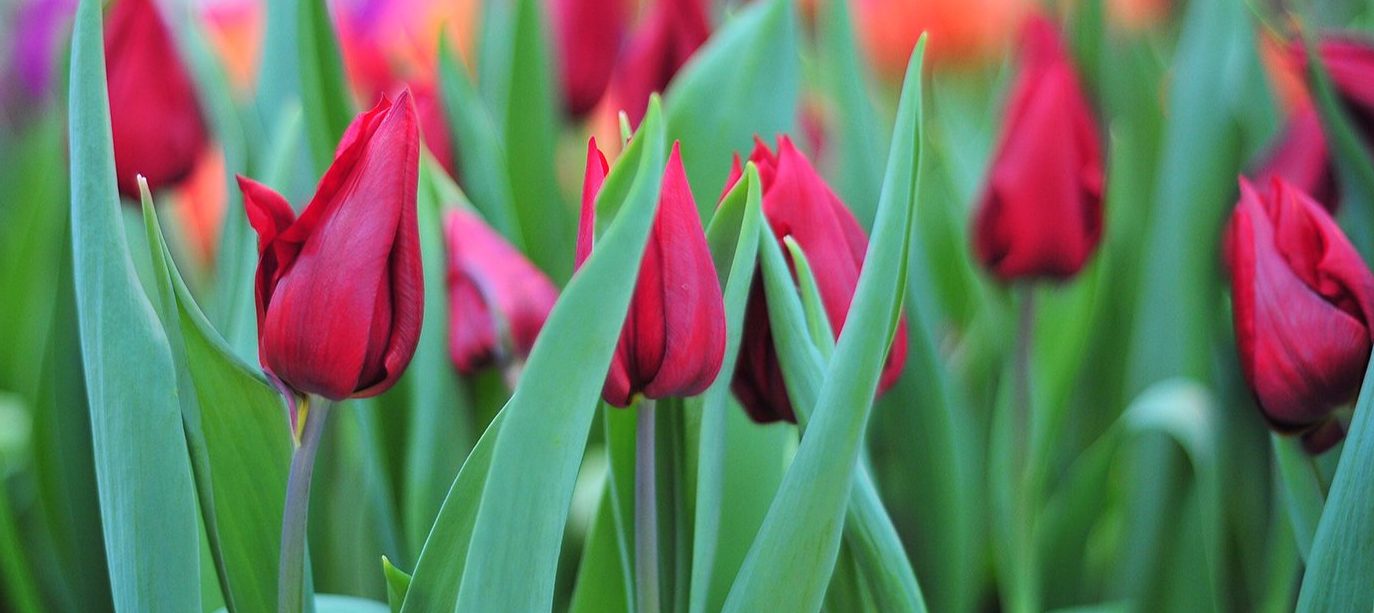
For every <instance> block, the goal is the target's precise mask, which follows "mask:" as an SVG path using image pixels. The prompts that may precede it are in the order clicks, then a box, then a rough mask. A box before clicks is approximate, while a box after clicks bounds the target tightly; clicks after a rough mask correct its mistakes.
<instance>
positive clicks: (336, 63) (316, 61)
mask: <svg viewBox="0 0 1374 613" xmlns="http://www.w3.org/2000/svg"><path fill="white" fill-rule="evenodd" d="M294 2H296V3H297V10H298V11H299V12H298V14H297V15H296V26H297V31H296V40H297V44H298V47H297V49H296V54H297V57H298V58H299V59H297V61H298V62H299V63H300V87H301V91H300V96H301V98H300V102H301V108H304V109H307V111H308V112H306V113H305V129H306V134H307V135H308V138H307V139H306V140H307V142H308V143H309V144H310V154H311V158H312V159H313V160H314V162H315V164H314V169H315V172H316V174H321V175H322V174H324V171H325V170H327V169H328V168H329V165H330V164H331V163H332V162H333V161H334V149H335V148H336V147H337V146H338V144H339V139H340V138H342V137H343V133H344V130H345V129H347V128H348V124H349V123H350V122H352V121H353V115H354V110H353V104H352V100H353V97H352V96H351V95H350V93H349V90H348V82H347V80H346V77H345V75H344V67H343V59H342V58H341V57H340V55H339V43H338V37H337V36H336V35H335V33H334V22H333V20H332V19H331V18H330V15H329V6H328V5H327V4H326V2H325V0H294ZM283 4H290V2H283ZM275 60H276V58H272V59H271V61H268V62H264V63H266V64H271V63H272V62H274V61H275ZM375 102H376V101H369V103H375ZM368 106H371V104H369V105H368Z"/></svg>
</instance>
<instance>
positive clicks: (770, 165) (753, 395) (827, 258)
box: [728, 136, 907, 423]
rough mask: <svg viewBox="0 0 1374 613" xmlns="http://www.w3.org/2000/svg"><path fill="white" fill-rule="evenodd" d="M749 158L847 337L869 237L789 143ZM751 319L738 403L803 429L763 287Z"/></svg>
mask: <svg viewBox="0 0 1374 613" xmlns="http://www.w3.org/2000/svg"><path fill="white" fill-rule="evenodd" d="M749 159H750V160H751V161H753V162H754V164H755V166H757V167H758V169H759V178H760V180H761V182H762V187H763V215H764V218H765V219H767V220H768V225H769V226H770V227H771V228H772V230H773V233H774V234H775V235H777V237H778V240H779V241H781V240H782V239H783V238H784V237H787V236H791V237H792V239H793V240H795V241H796V242H797V244H798V245H800V246H801V248H802V251H804V252H805V253H806V256H807V260H808V261H809V262H810V264H811V272H812V274H813V275H814V276H815V278H816V285H817V287H818V288H819V289H820V296H821V304H822V306H823V307H824V308H825V314H826V319H828V320H829V321H830V328H831V330H833V331H834V333H835V335H836V338H839V334H840V331H841V330H843V329H844V322H845V319H846V318H847V317H848V316H849V303H850V302H852V301H853V300H854V291H855V290H856V289H857V288H858V285H859V272H860V271H861V270H862V269H863V264H864V255H865V253H866V252H867V251H868V236H867V235H866V234H865V233H864V230H863V227H862V226H860V225H859V221H858V220H857V219H855V218H854V214H853V213H851V212H850V211H849V208H848V207H846V206H845V204H844V202H841V201H840V198H839V197H838V196H836V195H835V193H834V192H833V191H831V190H830V186H828V185H826V183H825V180H824V179H822V178H821V176H820V174H818V173H817V172H816V169H815V168H813V167H812V166H811V162H809V161H808V160H807V159H806V157H805V156H804V155H802V154H801V152H800V151H798V150H797V148H796V147H795V146H793V144H792V141H791V139H789V138H788V137H786V136H783V137H781V138H779V139H778V152H777V154H774V153H773V152H772V151H771V150H770V149H769V148H768V145H767V144H765V143H763V142H762V141H759V142H757V143H756V144H755V146H754V152H753V154H751V155H750V157H749ZM738 178H739V161H738V159H736V163H735V171H734V172H732V173H731V178H730V180H729V182H728V183H729V184H733V183H734V181H736V180H738ZM784 253H786V251H784ZM744 318H745V319H744V336H743V338H742V339H741V340H740V356H739V363H738V364H737V366H736V367H735V379H734V381H733V383H732V389H733V390H734V392H735V396H737V397H738V398H739V400H740V403H741V404H743V405H744V409H745V411H747V412H748V413H749V416H750V417H751V418H753V419H754V420H755V421H758V422H764V423H766V422H772V421H779V420H785V421H790V422H793V423H796V421H797V417H796V412H795V411H794V410H793V407H792V402H791V400H790V399H789V398H788V396H787V389H786V387H785V386H784V385H783V378H782V370H781V368H780V367H779V365H778V356H777V350H776V349H775V348H774V345H773V333H772V329H771V327H770V326H769V322H768V304H767V301H766V298H765V296H764V291H763V284H762V283H759V282H757V281H756V282H755V283H754V287H753V290H752V293H751V295H750V297H749V302H748V304H747V305H746V306H745V314H744ZM906 326H907V323H906V316H905V315H903V316H902V318H901V320H899V321H898V324H897V333H896V335H895V336H894V337H893V341H892V346H891V349H890V350H889V353H888V356H887V363H886V364H885V365H884V366H883V372H882V377H881V378H880V379H879V381H878V393H879V394H882V393H883V392H885V391H887V389H888V388H890V387H892V385H893V384H895V383H896V382H897V378H898V377H900V376H901V374H902V367H903V366H904V365H905V364H906V346H907V339H906V335H907V330H906Z"/></svg>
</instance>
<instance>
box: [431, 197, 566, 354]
mask: <svg viewBox="0 0 1374 613" xmlns="http://www.w3.org/2000/svg"><path fill="white" fill-rule="evenodd" d="M444 235H445V238H447V241H448V296H449V304H448V308H449V326H448V330H449V353H450V355H451V356H452V357H453V364H454V365H455V366H456V367H457V368H458V372H461V373H463V374H465V375H470V374H473V373H476V372H478V371H480V370H482V369H483V368H486V367H488V366H491V365H493V364H497V363H500V362H502V361H504V360H505V359H506V358H507V356H509V355H510V354H512V353H513V354H515V355H518V356H520V357H524V356H527V355H529V353H530V349H532V348H533V347H534V339H535V337H537V336H538V335H539V329H540V328H541V327H543V326H544V319H545V318H547V317H548V316H549V311H550V310H551V309H553V303H554V302H555V301H557V300H558V289H557V288H555V287H554V285H553V283H552V282H551V281H549V278H548V277H547V276H545V275H544V273H543V272H542V271H540V270H539V269H538V268H535V266H534V264H531V263H530V261H529V260H527V259H525V256H524V255H523V254H521V253H520V252H519V251H517V250H516V249H515V247H512V246H511V244H510V243H508V242H506V239H504V238H502V237H501V235H500V234H498V233H497V232H496V231H495V230H492V229H491V227H490V226H488V225H487V224H486V222H484V221H482V219H481V218H480V217H478V216H477V215H475V214H473V213H471V212H469V211H466V210H462V209H455V210H453V211H451V212H450V213H449V214H448V217H447V219H446V220H445V223H444Z"/></svg>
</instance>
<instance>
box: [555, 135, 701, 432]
mask: <svg viewBox="0 0 1374 613" xmlns="http://www.w3.org/2000/svg"><path fill="white" fill-rule="evenodd" d="M606 171H607V166H606V158H605V157H604V156H602V155H601V151H599V150H598V149H597V148H596V139H592V140H591V141H590V142H589V143H588V145H587V174H586V181H585V182H584V184H583V187H582V216H581V223H580V225H579V227H578V237H577V265H578V266H581V265H582V262H583V261H584V260H586V259H587V257H588V256H589V255H591V252H592V237H593V231H594V226H595V222H596V194H597V192H598V191H600V189H601V184H602V183H603V182H604V180H605V177H606ZM724 359H725V301H724V298H722V297H721V292H720V281H719V279H718V278H717V277H716V267H715V263H714V262H713V261H712V260H711V251H710V249H709V248H708V247H707V246H706V233H705V232H704V231H703V230H702V229H701V220H700V219H699V218H698V216H697V206H696V203H695V201H694V200H693V199H692V189H691V186H689V185H688V184H687V172H686V171H685V170H683V168H682V158H681V157H680V155H679V153H678V145H677V144H676V143H674V144H673V152H672V154H671V155H670V156H669V157H668V167H667V169H666V170H665V171H664V175H663V186H662V189H661V192H660V194H659V200H658V211H657V213H655V215H654V224H653V227H652V228H651V229H650V230H649V239H648V244H647V245H646V246H645V248H644V259H643V261H642V262H641V264H640V267H639V278H638V280H637V281H636V282H635V289H634V294H633V296H632V298H631V299H630V306H629V312H628V313H627V314H626V316H625V327H624V329H623V330H621V333H620V342H619V344H617V345H616V350H615V356H614V357H613V358H612V359H611V369H610V372H609V373H608V374H607V376H606V385H605V387H604V388H602V391H601V397H602V398H604V399H605V400H606V402H607V403H609V404H612V405H615V406H618V407H624V406H629V405H630V403H631V402H633V401H634V398H635V397H636V396H638V395H640V394H643V395H644V396H645V397H648V398H663V397H665V396H693V395H696V394H699V393H701V392H703V391H705V390H706V388H707V387H708V386H710V385H711V382H712V381H714V380H715V379H716V375H717V374H719V373H720V366H721V362H722V361H723V360H724Z"/></svg>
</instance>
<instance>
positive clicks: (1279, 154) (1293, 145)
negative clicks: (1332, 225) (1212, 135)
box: [1255, 104, 1340, 211]
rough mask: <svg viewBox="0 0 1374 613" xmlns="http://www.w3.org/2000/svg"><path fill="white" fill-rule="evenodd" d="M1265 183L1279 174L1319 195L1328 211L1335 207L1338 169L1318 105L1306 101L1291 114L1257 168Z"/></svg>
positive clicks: (1320, 200)
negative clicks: (1335, 165) (1328, 145)
mask: <svg viewBox="0 0 1374 613" xmlns="http://www.w3.org/2000/svg"><path fill="white" fill-rule="evenodd" d="M1255 177H1256V178H1257V179H1259V180H1260V181H1261V182H1262V183H1264V182H1268V181H1269V179H1270V177H1279V178H1282V179H1283V180H1284V181H1286V182H1288V183H1289V184H1291V185H1292V186H1294V187H1296V188H1298V189H1299V190H1300V191H1302V192H1303V193H1305V194H1307V195H1309V196H1311V197H1312V198H1314V199H1316V201H1317V202H1318V203H1319V204H1321V205H1322V206H1324V207H1326V210H1328V211H1335V210H1336V205H1337V204H1338V203H1339V200H1340V190H1339V187H1338V185H1337V183H1336V169H1335V168H1334V167H1333V166H1332V160H1331V152H1330V151H1329V150H1328V149H1327V147H1326V136H1325V135H1323V134H1322V124H1321V118H1320V117H1318V116H1317V109H1316V108H1314V107H1312V105H1311V104H1306V105H1304V106H1302V107H1301V108H1299V109H1297V110H1296V111H1295V112H1294V113H1293V114H1292V115H1290V116H1289V117H1288V123H1287V124H1286V125H1285V126H1284V128H1283V132H1282V133H1280V134H1279V136H1278V138H1277V140H1276V141H1275V142H1274V144H1273V145H1272V146H1271V147H1270V149H1269V151H1268V152H1267V153H1266V154H1265V156H1264V159H1263V161H1262V162H1260V165H1259V168H1258V169H1257V170H1256V171H1255Z"/></svg>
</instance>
